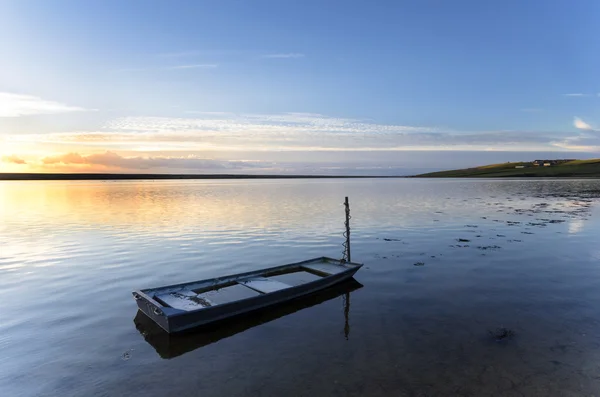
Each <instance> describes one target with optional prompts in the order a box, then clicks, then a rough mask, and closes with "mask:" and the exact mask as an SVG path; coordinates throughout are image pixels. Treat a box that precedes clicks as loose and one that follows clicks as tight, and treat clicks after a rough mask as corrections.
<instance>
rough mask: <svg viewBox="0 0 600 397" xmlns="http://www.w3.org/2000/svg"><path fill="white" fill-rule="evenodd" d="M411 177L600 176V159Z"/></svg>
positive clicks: (538, 162) (493, 166) (508, 165)
mask: <svg viewBox="0 0 600 397" xmlns="http://www.w3.org/2000/svg"><path fill="white" fill-rule="evenodd" d="M411 178H521V179H525V178H589V179H593V178H600V159H589V160H571V159H569V160H535V161H529V162H518V163H510V162H509V163H502V164H490V165H484V166H481V167H474V168H464V169H459V170H448V171H438V172H429V173H427V174H420V175H414V176H411Z"/></svg>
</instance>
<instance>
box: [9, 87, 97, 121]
mask: <svg viewBox="0 0 600 397" xmlns="http://www.w3.org/2000/svg"><path fill="white" fill-rule="evenodd" d="M93 110H94V109H84V108H82V107H79V106H70V105H66V104H64V103H60V102H54V101H49V100H45V99H42V98H40V97H36V96H33V95H22V94H13V93H9V92H0V117H20V116H30V115H40V114H57V113H68V112H84V111H93Z"/></svg>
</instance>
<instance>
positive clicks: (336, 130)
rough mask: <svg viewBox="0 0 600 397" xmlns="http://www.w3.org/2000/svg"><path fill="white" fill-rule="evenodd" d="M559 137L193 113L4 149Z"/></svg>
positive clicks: (542, 145) (532, 141)
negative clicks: (42, 145)
mask: <svg viewBox="0 0 600 397" xmlns="http://www.w3.org/2000/svg"><path fill="white" fill-rule="evenodd" d="M564 137H565V134H564V133H563V134H561V133H558V132H535V131H492V132H486V131H480V132H457V131H452V130H450V129H446V128H440V127H424V126H407V125H390V124H377V123H374V122H370V121H365V120H357V119H347V118H335V117H327V116H323V115H319V114H310V113H284V114H266V115H265V114H263V115H261V114H241V115H238V114H233V113H216V114H215V113H212V114H210V113H209V114H204V115H201V114H199V115H198V116H197V117H194V118H166V117H124V118H117V119H114V120H112V121H110V122H108V123H107V124H106V125H105V126H104V129H103V130H101V131H95V132H72V133H52V134H35V135H34V134H27V135H24V134H21V135H12V136H10V137H9V138H8V139H9V141H8V142H11V143H17V144H18V143H23V142H28V143H31V142H36V143H41V142H46V143H60V144H67V145H70V146H71V147H74V146H75V147H87V148H88V149H89V148H90V147H102V148H112V149H114V150H130V151H147V150H146V149H145V148H149V147H153V148H161V149H162V150H163V151H182V152H186V151H187V152H194V151H222V152H223V151H231V152H233V151H237V152H245V151H349V152H350V151H364V150H371V151H390V150H396V151H398V150H484V149H494V150H516V151H531V150H543V149H549V148H550V149H552V148H554V146H553V144H552V143H553V142H558V141H560V140H561V139H564Z"/></svg>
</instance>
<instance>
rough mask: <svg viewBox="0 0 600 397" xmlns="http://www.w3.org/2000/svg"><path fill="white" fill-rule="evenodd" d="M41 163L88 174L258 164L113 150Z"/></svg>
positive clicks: (244, 166)
mask: <svg viewBox="0 0 600 397" xmlns="http://www.w3.org/2000/svg"><path fill="white" fill-rule="evenodd" d="M41 162H42V164H43V165H44V166H45V167H46V168H48V167H50V168H60V167H64V166H75V167H78V169H79V170H83V169H87V170H88V171H89V169H96V168H100V169H105V170H152V169H177V170H192V171H193V170H196V171H198V170H239V169H247V168H254V167H255V166H256V165H257V164H256V163H254V162H247V161H225V160H213V159H205V158H201V157H197V156H184V157H169V156H156V157H141V156H138V157H124V156H121V155H119V154H117V153H115V152H111V151H107V152H104V153H96V154H90V155H81V154H79V153H67V154H63V155H58V156H48V157H44V158H42V159H41Z"/></svg>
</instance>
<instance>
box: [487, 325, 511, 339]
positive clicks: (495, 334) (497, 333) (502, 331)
mask: <svg viewBox="0 0 600 397" xmlns="http://www.w3.org/2000/svg"><path fill="white" fill-rule="evenodd" d="M488 332H489V334H490V336H491V337H492V338H494V339H495V340H496V341H497V342H500V341H503V340H507V339H510V338H512V337H513V336H515V331H513V330H512V329H509V328H504V327H502V328H496V329H495V330H493V331H492V330H490V331H488Z"/></svg>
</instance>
